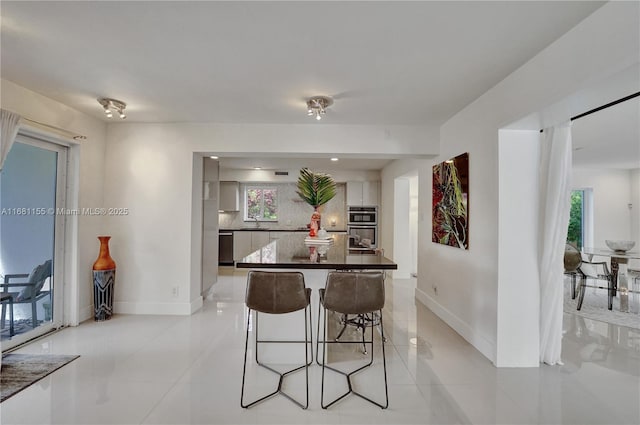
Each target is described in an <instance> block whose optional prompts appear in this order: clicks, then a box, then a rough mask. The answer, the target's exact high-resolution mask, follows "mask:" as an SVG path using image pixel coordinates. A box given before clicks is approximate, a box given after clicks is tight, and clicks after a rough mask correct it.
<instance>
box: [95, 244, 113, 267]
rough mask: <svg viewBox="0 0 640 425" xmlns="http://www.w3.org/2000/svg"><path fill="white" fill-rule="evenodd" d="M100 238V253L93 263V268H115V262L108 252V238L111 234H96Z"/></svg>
mask: <svg viewBox="0 0 640 425" xmlns="http://www.w3.org/2000/svg"><path fill="white" fill-rule="evenodd" d="M98 239H99V240H100V253H99V254H98V259H97V260H96V261H95V263H93V270H111V269H115V268H116V262H115V261H113V258H111V254H110V253H109V239H111V236H98Z"/></svg>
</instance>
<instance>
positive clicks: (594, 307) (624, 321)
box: [564, 279, 640, 330]
mask: <svg viewBox="0 0 640 425" xmlns="http://www.w3.org/2000/svg"><path fill="white" fill-rule="evenodd" d="M569 282H570V281H569V280H568V279H565V284H564V312H565V313H571V314H576V315H578V316H582V317H585V318H587V319H592V320H598V321H600V322H605V323H612V324H614V325H618V326H626V327H628V328H634V329H638V330H640V314H638V313H637V311H638V310H637V309H638V305H637V303H638V302H640V300H638V299H637V298H635V299H633V298H632V297H633V295H629V305H630V307H631V310H632V312H629V313H625V312H621V311H620V297H613V310H609V309H608V308H607V303H608V300H607V290H606V289H596V288H587V292H586V293H585V294H584V301H583V302H582V308H581V309H580V311H578V310H576V307H577V306H578V297H576V299H574V300H572V299H571V295H570V293H569V286H570V283H569ZM636 297H638V295H636ZM633 311H635V312H633Z"/></svg>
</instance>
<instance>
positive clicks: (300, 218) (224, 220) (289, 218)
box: [218, 183, 347, 230]
mask: <svg viewBox="0 0 640 425" xmlns="http://www.w3.org/2000/svg"><path fill="white" fill-rule="evenodd" d="M256 185H260V183H252V184H247V183H241V184H240V211H236V212H221V213H219V215H218V223H219V225H220V228H221V229H234V228H239V227H253V226H254V225H255V224H254V222H253V221H248V222H247V221H244V210H245V205H244V192H245V188H246V187H247V186H256ZM264 185H265V186H269V187H275V188H277V189H278V221H277V222H263V223H261V226H262V227H270V228H286V229H290V228H297V227H304V226H306V225H307V224H308V223H309V221H310V219H311V214H312V213H313V207H311V206H310V205H309V204H307V203H306V202H304V201H303V200H302V199H300V197H299V196H298V194H297V193H296V190H297V185H296V184H295V183H265V184H264ZM320 213H321V214H322V221H321V224H322V227H324V228H325V229H327V230H345V229H346V228H347V223H346V217H347V207H346V185H345V184H344V183H338V184H337V188H336V196H335V197H334V198H333V199H332V200H331V201H329V202H327V203H326V204H324V205H323V206H321V207H320ZM333 220H335V223H336V225H335V226H332V225H331V224H332V221H333Z"/></svg>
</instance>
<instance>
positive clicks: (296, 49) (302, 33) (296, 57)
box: [0, 0, 603, 126]
mask: <svg viewBox="0 0 640 425" xmlns="http://www.w3.org/2000/svg"><path fill="white" fill-rule="evenodd" d="M602 4H603V2H593V1H582V2H581V1H568V2H560V1H554V2H551V1H549V2H540V1H532V2H525V1H522V2H520V1H519V2H506V1H505V2H481V1H471V2H391V1H389V2H355V1H354V2H306V1H302V2H241V1H235V2H212V1H201V2H187V1H177V2H170V1H155V2H146V1H142V2H126V1H123V2H111V1H109V2H90V1H82V2H57V1H44V2H31V1H28V2H27V1H15V2H14V1H7V0H3V1H2V3H1V9H0V13H1V18H2V26H1V46H0V47H1V49H0V52H1V59H2V60H1V68H0V72H1V75H2V78H4V79H7V80H10V81H13V82H15V83H16V84H18V85H21V86H23V87H26V88H29V89H31V90H33V91H36V92H38V93H41V94H44V95H45V96H48V97H50V98H53V99H55V100H58V101H60V102H62V103H64V104H66V105H69V106H71V107H73V108H76V109H78V110H81V111H83V112H85V113H87V114H90V115H93V116H96V117H99V118H101V119H106V118H105V116H104V113H103V111H102V108H101V106H100V105H99V104H98V102H97V101H96V99H97V98H98V97H111V98H116V99H120V100H122V101H125V102H126V103H127V104H128V107H127V115H128V121H133V122H214V123H280V124H309V125H324V124H325V123H326V124H362V125H367V124H376V125H394V124H398V125H400V124H405V125H435V126H439V125H441V124H442V123H443V122H444V121H446V120H447V119H448V118H449V117H451V116H452V115H453V114H455V113H456V112H457V111H459V110H461V109H462V108H463V107H464V106H465V105H467V104H469V103H470V102H471V101H473V100H474V99H476V98H477V97H478V96H480V95H481V94H482V93H484V92H485V91H487V90H488V89H489V88H491V87H492V86H494V85H495V84H497V83H498V82H499V81H501V80H502V79H503V78H505V77H506V76H507V75H509V74H510V73H511V72H513V71H514V70H515V69H516V68H518V67H520V66H521V65H523V64H524V63H525V62H526V61H527V60H529V59H530V58H531V57H533V56H534V55H535V54H536V53H538V52H539V51H541V50H542V49H544V48H545V47H546V46H548V45H549V44H550V43H552V42H553V41H554V40H556V39H557V38H559V37H560V36H561V35H563V34H564V33H566V32H567V31H568V30H570V29H571V28H572V27H574V26H575V25H576V24H578V23H579V22H580V21H581V20H583V19H584V18H585V17H587V16H588V15H589V14H591V13H592V12H593V11H594V10H596V9H597V8H599V7H600V6H601V5H602ZM313 95H329V96H332V97H333V98H334V100H335V103H334V105H333V106H332V107H331V108H330V109H329V112H328V113H327V115H326V117H325V119H323V120H322V121H321V122H316V121H315V120H313V119H312V118H309V117H307V116H306V107H305V98H307V97H310V96H313Z"/></svg>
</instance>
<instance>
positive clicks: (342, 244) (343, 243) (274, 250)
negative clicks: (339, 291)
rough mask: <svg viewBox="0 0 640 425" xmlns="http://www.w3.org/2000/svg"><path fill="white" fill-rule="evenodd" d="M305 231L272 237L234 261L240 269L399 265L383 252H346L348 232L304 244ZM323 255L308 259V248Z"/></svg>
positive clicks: (392, 268)
mask: <svg viewBox="0 0 640 425" xmlns="http://www.w3.org/2000/svg"><path fill="white" fill-rule="evenodd" d="M306 237H307V234H306V233H302V232H300V233H296V234H294V235H290V236H285V237H283V238H281V239H277V240H274V241H272V242H270V243H269V244H267V245H265V246H263V247H262V248H260V249H259V250H257V251H255V252H252V253H251V254H249V255H247V256H246V257H244V258H243V259H242V260H240V261H238V262H237V263H236V267H237V268H240V269H269V268H272V269H329V270H396V269H397V268H398V265H397V264H396V263H394V262H393V261H391V260H390V259H388V258H386V257H383V256H382V254H370V253H362V252H355V253H354V252H349V249H348V246H347V244H348V237H347V235H339V234H334V235H333V236H332V237H333V241H334V243H333V244H332V245H324V244H323V245H306V244H305V241H304V240H305V238H306ZM325 248H326V250H327V252H326V254H325V255H321V256H318V258H317V259H316V260H315V261H312V260H311V258H310V257H311V255H310V253H311V251H312V250H318V252H320V251H323V250H324V249H325Z"/></svg>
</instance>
